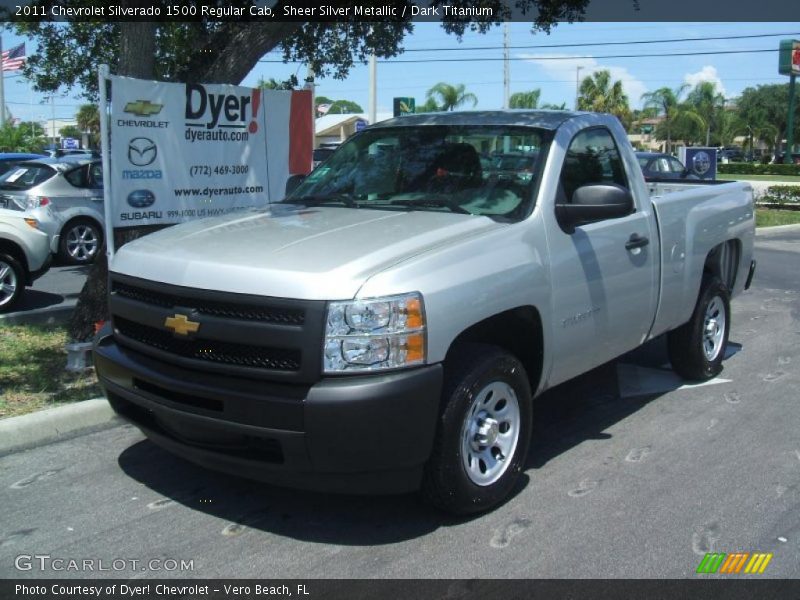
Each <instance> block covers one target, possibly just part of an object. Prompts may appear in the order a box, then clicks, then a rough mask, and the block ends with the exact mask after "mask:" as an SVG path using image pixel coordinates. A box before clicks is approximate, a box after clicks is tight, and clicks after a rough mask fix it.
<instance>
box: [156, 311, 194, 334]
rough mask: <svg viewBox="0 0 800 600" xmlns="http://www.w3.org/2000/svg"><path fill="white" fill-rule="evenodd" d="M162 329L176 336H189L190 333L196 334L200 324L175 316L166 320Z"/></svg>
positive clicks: (182, 316)
mask: <svg viewBox="0 0 800 600" xmlns="http://www.w3.org/2000/svg"><path fill="white" fill-rule="evenodd" d="M164 327H166V328H167V329H169V330H171V331H172V332H173V333H175V334H176V335H189V334H190V333H197V330H198V329H200V323H197V322H196V321H190V320H189V317H187V316H186V315H180V314H176V315H175V316H172V317H167V318H166V320H165V321H164Z"/></svg>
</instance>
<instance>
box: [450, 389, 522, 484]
mask: <svg viewBox="0 0 800 600" xmlns="http://www.w3.org/2000/svg"><path fill="white" fill-rule="evenodd" d="M520 423H521V420H520V412H519V401H518V400H517V394H516V393H515V392H514V389H513V388H512V387H511V386H510V385H508V384H507V383H506V382H504V381H493V382H491V383H489V384H487V385H486V386H484V387H483V389H481V391H480V392H478V393H477V394H476V395H475V399H474V400H473V401H472V404H471V405H470V407H469V410H468V411H467V416H466V418H465V419H464V425H463V426H462V428H461V461H462V464H463V465H464V470H465V471H466V473H467V477H469V479H470V481H472V483H474V484H475V485H479V486H487V485H492V484H493V483H495V482H496V481H497V480H498V479H500V478H501V477H502V476H503V474H504V473H505V472H506V471H507V470H508V467H509V465H510V464H511V460H512V459H513V457H514V453H515V452H516V450H517V443H518V442H519V433H520Z"/></svg>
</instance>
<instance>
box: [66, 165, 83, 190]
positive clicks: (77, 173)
mask: <svg viewBox="0 0 800 600" xmlns="http://www.w3.org/2000/svg"><path fill="white" fill-rule="evenodd" d="M64 179H66V180H67V181H69V182H70V183H71V184H72V185H74V186H75V187H79V188H86V187H89V177H88V169H87V167H86V166H82V167H78V168H77V169H72V171H68V172H67V173H64Z"/></svg>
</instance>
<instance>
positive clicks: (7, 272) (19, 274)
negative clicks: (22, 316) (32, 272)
mask: <svg viewBox="0 0 800 600" xmlns="http://www.w3.org/2000/svg"><path fill="white" fill-rule="evenodd" d="M27 281H28V278H27V276H26V273H25V269H24V268H23V267H22V265H21V264H19V261H17V259H16V258H14V257H13V256H11V255H9V254H4V253H0V313H4V312H8V311H10V310H11V309H12V308H14V305H15V304H16V303H17V301H18V300H19V298H20V296H22V292H24V291H25V284H26V283H27ZM10 287H13V290H11V289H10Z"/></svg>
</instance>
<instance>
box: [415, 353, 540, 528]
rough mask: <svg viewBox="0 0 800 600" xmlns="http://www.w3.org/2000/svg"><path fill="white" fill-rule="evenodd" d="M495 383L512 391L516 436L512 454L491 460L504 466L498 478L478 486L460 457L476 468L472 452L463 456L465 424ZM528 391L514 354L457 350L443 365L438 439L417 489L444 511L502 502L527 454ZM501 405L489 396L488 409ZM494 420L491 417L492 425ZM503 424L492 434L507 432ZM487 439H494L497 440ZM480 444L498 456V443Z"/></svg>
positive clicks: (463, 511)
mask: <svg viewBox="0 0 800 600" xmlns="http://www.w3.org/2000/svg"><path fill="white" fill-rule="evenodd" d="M495 382H498V383H499V385H500V386H501V387H503V384H507V385H508V386H509V387H510V389H511V390H513V392H514V395H515V396H516V400H517V405H518V408H519V411H518V412H519V414H518V416H519V426H518V435H517V440H516V444H515V446H514V448H513V450H512V451H510V452H509V454H510V456H507V457H504V458H503V459H502V460H496V462H495V464H496V465H500V464H501V463H502V464H503V465H504V466H502V467H500V469H501V471H500V472H498V475H499V476H498V478H497V480H496V481H492V482H490V483H483V484H481V485H478V484H476V483H475V481H474V480H473V479H474V477H475V476H476V475H478V473H475V474H474V475H470V474H469V473H468V467H467V466H466V465H465V462H464V461H465V460H467V461H469V462H470V463H471V464H474V465H476V467H477V466H478V465H479V463H480V461H479V460H478V461H477V462H474V463H473V462H472V460H475V457H474V456H472V455H471V454H470V456H467V455H465V453H464V451H463V447H464V444H468V443H470V442H468V441H465V440H469V439H470V438H469V436H468V431H467V430H466V429H465V427H467V426H469V425H470V424H471V423H474V422H476V420H477V418H478V415H479V414H480V411H479V412H478V413H475V412H474V411H473V410H472V409H473V406H474V405H475V404H476V403H479V404H480V402H481V396H480V395H481V392H483V391H485V390H486V389H487V386H489V384H494V383H495ZM531 396H532V394H531V389H530V384H529V382H528V376H527V374H526V373H525V368H524V367H523V366H522V363H521V362H520V361H519V360H518V359H517V358H515V357H514V356H513V355H511V354H509V353H508V352H505V351H504V350H502V349H500V348H497V347H495V346H488V345H482V344H469V345H465V346H463V347H462V348H459V349H457V350H455V351H454V352H453V354H452V355H451V356H450V357H448V361H447V364H446V365H445V380H444V386H443V391H442V408H441V413H440V416H439V423H438V425H437V431H436V439H435V440H434V446H433V451H432V453H431V457H430V459H429V461H428V463H427V465H426V467H425V474H424V477H423V482H422V489H421V491H422V495H423V497H424V498H425V500H426V501H428V502H429V503H431V504H433V505H434V506H436V507H438V508H440V509H442V510H444V511H447V512H450V513H454V514H460V515H466V514H472V513H478V512H482V511H486V510H489V509H491V508H494V507H495V506H497V505H498V504H500V503H501V502H503V501H504V500H505V499H506V498H507V497H508V496H509V494H510V493H511V492H512V490H513V489H514V486H515V484H516V483H517V481H518V479H519V474H520V472H521V471H522V469H523V467H524V465H525V461H526V459H527V456H528V448H529V446H530V440H531V428H532V415H531V413H532V404H533V401H532V397H531ZM501 399H502V395H501ZM501 404H502V401H497V402H496V403H495V401H493V400H490V401H489V403H488V406H489V409H490V410H491V409H492V407H493V406H494V407H497V406H499V405H501ZM480 406H483V405H482V404H480ZM507 406H510V407H512V408H513V402H512V401H509V404H508V405H507ZM501 410H502V409H501ZM470 413H472V416H470ZM484 422H485V421H484ZM497 423H498V421H495V425H497ZM504 426H508V422H506V423H502V422H501V423H500V428H499V432H500V433H499V434H498V430H497V429H495V430H494V432H493V433H492V434H490V435H494V436H496V437H497V438H498V439H499V437H500V435H505V433H506V432H503V427H504ZM509 430H510V428H509V429H508V430H507V431H509ZM472 439H477V438H472ZM487 439H488V438H487ZM474 443H477V442H474ZM491 444H495V441H492V442H491ZM484 448H486V450H488V451H489V452H490V453H493V452H494V451H495V450H497V451H498V454H500V456H502V454H501V453H500V452H499V449H498V448H497V447H488V446H486V447H484ZM476 455H477V453H476ZM465 456H466V458H465ZM495 458H497V457H496V456H495Z"/></svg>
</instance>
